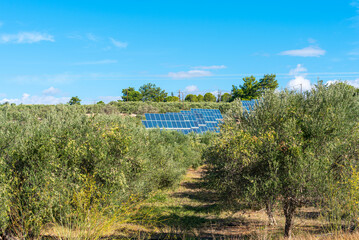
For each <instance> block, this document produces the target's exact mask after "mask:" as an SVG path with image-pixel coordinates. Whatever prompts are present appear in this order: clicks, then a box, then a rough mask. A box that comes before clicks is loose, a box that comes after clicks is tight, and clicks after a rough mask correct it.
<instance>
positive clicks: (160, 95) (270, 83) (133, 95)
mask: <svg viewBox="0 0 359 240" xmlns="http://www.w3.org/2000/svg"><path fill="white" fill-rule="evenodd" d="M277 87H278V82H277V80H276V75H275V74H266V75H264V76H263V78H261V79H259V80H256V78H255V77H254V76H250V77H245V78H243V85H239V86H238V87H237V86H235V85H233V86H232V91H231V94H229V93H224V94H219V95H218V97H216V96H215V95H214V94H212V93H206V94H204V95H201V94H199V95H195V94H188V95H186V97H185V99H184V101H187V102H216V101H217V102H219V101H221V102H232V101H234V100H235V99H241V100H252V99H257V98H259V97H260V96H261V95H262V94H263V93H264V91H266V90H268V89H269V90H274V89H276V88H277ZM122 94H123V95H122V101H125V102H127V101H150V102H178V101H180V98H179V97H177V96H174V94H173V93H172V94H171V95H170V96H168V93H166V91H165V90H163V89H161V88H160V87H157V86H156V85H155V84H152V83H148V84H144V85H143V86H141V87H140V88H139V89H138V91H137V90H135V88H133V87H128V88H125V89H122Z"/></svg>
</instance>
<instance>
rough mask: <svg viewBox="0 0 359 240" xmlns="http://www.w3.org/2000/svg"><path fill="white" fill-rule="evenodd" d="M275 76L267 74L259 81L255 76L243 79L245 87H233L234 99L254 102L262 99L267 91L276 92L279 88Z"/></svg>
mask: <svg viewBox="0 0 359 240" xmlns="http://www.w3.org/2000/svg"><path fill="white" fill-rule="evenodd" d="M275 78H276V75H275V74H266V75H264V77H263V78H261V79H260V80H259V81H257V80H256V78H255V77H254V76H250V77H245V78H243V85H239V87H237V86H235V85H233V86H232V98H231V101H233V100H234V99H237V98H239V99H241V100H252V99H257V98H259V97H261V95H262V94H263V93H264V92H265V91H266V90H274V89H276V88H277V87H278V82H277V80H276V79H275Z"/></svg>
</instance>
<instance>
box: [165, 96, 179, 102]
mask: <svg viewBox="0 0 359 240" xmlns="http://www.w3.org/2000/svg"><path fill="white" fill-rule="evenodd" d="M165 102H179V97H177V96H168V97H166V98H165Z"/></svg>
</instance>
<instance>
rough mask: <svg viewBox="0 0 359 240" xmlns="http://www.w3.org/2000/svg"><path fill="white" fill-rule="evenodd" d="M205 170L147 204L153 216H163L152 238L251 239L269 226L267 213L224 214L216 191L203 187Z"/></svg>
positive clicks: (195, 173)
mask: <svg viewBox="0 0 359 240" xmlns="http://www.w3.org/2000/svg"><path fill="white" fill-rule="evenodd" d="M202 173H203V169H201V168H199V169H197V170H194V169H190V170H189V171H188V172H187V175H186V176H185V178H184V179H183V181H182V183H181V184H180V186H179V187H178V188H177V189H176V190H174V191H166V192H160V193H157V194H156V195H155V196H153V197H152V198H151V199H150V200H149V201H148V203H149V204H148V207H149V208H151V209H152V210H151V211H152V214H153V215H157V216H161V217H160V219H159V220H158V223H159V224H157V229H156V231H155V232H156V233H155V234H154V235H153V238H155V239H156V238H157V239H158V238H168V239H172V238H174V237H177V238H180V239H183V238H185V239H188V238H195V239H248V238H251V237H254V236H256V235H262V232H263V231H268V230H270V231H271V232H273V233H274V232H276V229H269V227H267V218H266V215H265V213H264V210H259V211H244V210H242V211H239V212H230V211H223V210H221V209H222V208H221V207H220V205H219V199H218V197H217V195H216V194H215V193H214V192H211V191H208V190H206V189H204V188H203V186H202Z"/></svg>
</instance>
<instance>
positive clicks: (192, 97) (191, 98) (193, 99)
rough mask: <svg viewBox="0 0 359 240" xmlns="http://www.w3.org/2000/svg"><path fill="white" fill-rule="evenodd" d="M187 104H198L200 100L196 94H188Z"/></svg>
mask: <svg viewBox="0 0 359 240" xmlns="http://www.w3.org/2000/svg"><path fill="white" fill-rule="evenodd" d="M184 100H185V101H186V102H198V98H197V96H196V95H194V94H187V96H186V97H185V99H184Z"/></svg>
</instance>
